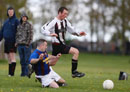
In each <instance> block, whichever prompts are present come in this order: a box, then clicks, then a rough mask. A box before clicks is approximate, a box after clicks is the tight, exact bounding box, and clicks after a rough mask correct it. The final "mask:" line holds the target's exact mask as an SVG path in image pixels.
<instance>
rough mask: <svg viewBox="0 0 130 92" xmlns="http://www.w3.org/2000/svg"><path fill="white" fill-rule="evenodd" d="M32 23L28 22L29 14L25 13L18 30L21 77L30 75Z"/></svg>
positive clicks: (17, 43) (17, 40)
mask: <svg viewBox="0 0 130 92" xmlns="http://www.w3.org/2000/svg"><path fill="white" fill-rule="evenodd" d="M32 36H33V32H32V25H31V24H30V23H29V22H28V16H27V15H26V14H25V13H23V14H22V15H21V18H20V24H19V25H18V27H17V32H16V46H17V47H18V52H19V56H20V64H21V77H24V76H27V75H28V64H29V57H30V55H31V42H32Z"/></svg>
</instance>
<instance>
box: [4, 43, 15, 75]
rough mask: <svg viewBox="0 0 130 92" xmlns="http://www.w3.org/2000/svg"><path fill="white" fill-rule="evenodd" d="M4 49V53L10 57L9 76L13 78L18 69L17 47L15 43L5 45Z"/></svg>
mask: <svg viewBox="0 0 130 92" xmlns="http://www.w3.org/2000/svg"><path fill="white" fill-rule="evenodd" d="M4 48H5V50H4V52H5V53H6V54H7V57H8V64H9V74H8V75H9V76H13V75H14V70H15V67H16V59H15V53H16V47H15V46H14V43H5V45H4Z"/></svg>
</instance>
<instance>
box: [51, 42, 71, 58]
mask: <svg viewBox="0 0 130 92" xmlns="http://www.w3.org/2000/svg"><path fill="white" fill-rule="evenodd" d="M70 48H71V47H70V46H67V45H64V44H52V55H54V56H56V55H57V54H58V53H61V54H68V53H69V51H70Z"/></svg>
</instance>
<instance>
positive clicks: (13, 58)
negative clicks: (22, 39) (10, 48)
mask: <svg viewBox="0 0 130 92" xmlns="http://www.w3.org/2000/svg"><path fill="white" fill-rule="evenodd" d="M9 57H10V61H11V76H14V72H15V68H16V59H15V52H10V53H9Z"/></svg>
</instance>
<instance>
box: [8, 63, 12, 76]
mask: <svg viewBox="0 0 130 92" xmlns="http://www.w3.org/2000/svg"><path fill="white" fill-rule="evenodd" d="M11 70H12V64H9V75H11V74H12V73H11Z"/></svg>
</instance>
